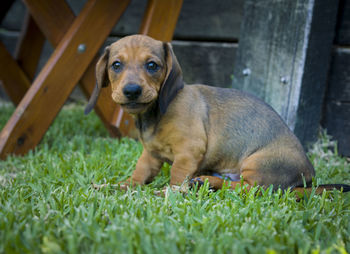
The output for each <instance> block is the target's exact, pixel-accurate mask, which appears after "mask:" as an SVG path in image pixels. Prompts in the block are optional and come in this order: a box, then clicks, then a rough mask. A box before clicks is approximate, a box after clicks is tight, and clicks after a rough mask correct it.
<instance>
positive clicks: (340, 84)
mask: <svg viewBox="0 0 350 254" xmlns="http://www.w3.org/2000/svg"><path fill="white" fill-rule="evenodd" d="M349 66H350V49H348V48H336V49H335V50H334V52H333V59H332V66H331V70H330V76H329V84H328V90H327V93H326V99H325V107H324V112H323V120H322V126H323V127H324V128H326V129H327V133H328V134H330V135H331V136H333V138H334V139H335V140H337V141H338V147H339V152H340V153H341V154H343V155H345V156H350V68H349Z"/></svg>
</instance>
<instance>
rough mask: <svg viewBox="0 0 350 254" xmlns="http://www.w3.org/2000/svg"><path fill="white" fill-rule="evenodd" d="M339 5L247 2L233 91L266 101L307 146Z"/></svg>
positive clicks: (315, 124) (322, 89)
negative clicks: (237, 90)
mask: <svg viewBox="0 0 350 254" xmlns="http://www.w3.org/2000/svg"><path fill="white" fill-rule="evenodd" d="M337 3H338V1H332V2H329V1H328V0H317V1H313V0H307V1H305V0H295V1H289V0H259V1H255V0H246V1H245V3H244V5H245V6H244V19H243V23H242V27H241V36H240V38H239V47H238V52H237V56H236V59H235V68H234V75H233V87H235V88H238V89H241V90H245V91H248V92H250V93H253V94H255V95H257V96H258V97H260V98H262V99H263V100H265V101H266V102H268V103H269V104H270V105H271V106H272V107H273V108H274V109H275V110H276V111H277V112H278V113H279V114H280V115H281V116H282V118H283V119H284V120H285V121H286V122H287V124H288V125H289V127H290V128H291V129H292V130H293V131H294V132H295V133H296V134H297V136H298V137H299V138H300V140H301V141H302V143H303V144H304V145H306V144H308V143H309V142H312V141H314V140H315V139H316V138H317V133H318V127H319V123H320V118H321V110H322V98H323V96H324V92H325V87H326V81H327V70H328V66H329V62H330V52H331V48H332V40H333V36H334V30H335V21H336V14H337V6H338V4H337ZM271 6H273V8H271Z"/></svg>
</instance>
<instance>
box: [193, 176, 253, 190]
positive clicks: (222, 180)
mask: <svg viewBox="0 0 350 254" xmlns="http://www.w3.org/2000/svg"><path fill="white" fill-rule="evenodd" d="M239 179H240V175H239V174H224V175H219V174H214V175H201V176H198V177H195V178H193V179H192V180H191V181H190V183H191V186H192V187H194V186H195V185H196V184H198V186H202V185H203V184H204V182H205V180H207V181H208V183H209V187H210V188H211V189H213V190H219V189H221V188H222V187H223V185H224V184H226V185H228V186H229V188H230V189H236V187H237V186H241V185H243V186H244V185H247V184H248V187H247V188H248V189H250V187H251V186H250V185H249V183H248V182H246V181H244V180H243V181H240V180H239Z"/></svg>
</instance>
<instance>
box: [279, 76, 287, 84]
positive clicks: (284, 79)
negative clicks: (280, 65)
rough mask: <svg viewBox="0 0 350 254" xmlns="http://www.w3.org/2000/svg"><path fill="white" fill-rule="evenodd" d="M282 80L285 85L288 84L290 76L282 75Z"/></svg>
mask: <svg viewBox="0 0 350 254" xmlns="http://www.w3.org/2000/svg"><path fill="white" fill-rule="evenodd" d="M280 81H281V83H282V84H283V85H286V84H288V78H287V77H285V76H281V79H280Z"/></svg>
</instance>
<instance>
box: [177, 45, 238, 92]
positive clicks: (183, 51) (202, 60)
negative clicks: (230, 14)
mask: <svg viewBox="0 0 350 254" xmlns="http://www.w3.org/2000/svg"><path fill="white" fill-rule="evenodd" d="M172 44H173V48H174V52H175V55H176V57H177V58H178V60H179V63H180V65H181V68H182V72H183V75H184V80H185V82H186V83H188V84H194V83H196V84H206V85H212V86H219V87H231V86H232V70H233V64H234V62H233V59H235V55H236V51H237V48H238V44H236V43H215V42H206V43H203V42H187V41H173V43H172Z"/></svg>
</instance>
